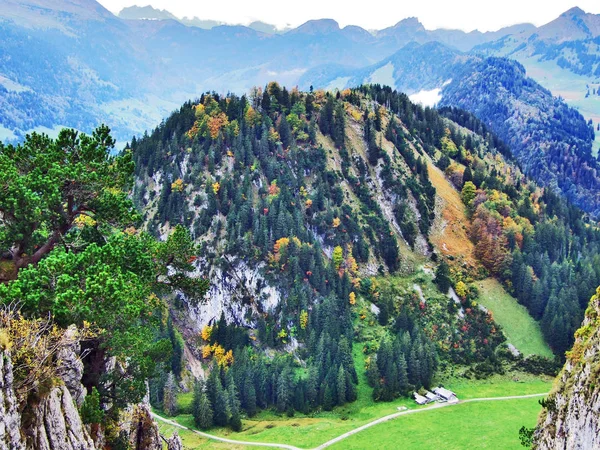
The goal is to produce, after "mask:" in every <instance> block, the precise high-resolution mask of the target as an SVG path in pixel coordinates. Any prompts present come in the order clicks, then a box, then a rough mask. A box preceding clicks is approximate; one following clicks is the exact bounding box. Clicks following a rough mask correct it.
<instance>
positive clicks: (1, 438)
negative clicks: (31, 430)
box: [0, 350, 25, 450]
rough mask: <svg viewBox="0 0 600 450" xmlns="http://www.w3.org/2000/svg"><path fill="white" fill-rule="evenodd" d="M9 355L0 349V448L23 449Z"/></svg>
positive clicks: (0, 449) (19, 416)
mask: <svg viewBox="0 0 600 450" xmlns="http://www.w3.org/2000/svg"><path fill="white" fill-rule="evenodd" d="M20 427H21V415H20V414H19V411H18V408H17V398H16V396H15V393H14V388H13V372H12V363H11V360H10V355H9V353H8V352H5V351H2V350H0V450H24V449H25V444H24V442H23V438H22V437H21V430H20Z"/></svg>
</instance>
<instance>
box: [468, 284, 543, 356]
mask: <svg viewBox="0 0 600 450" xmlns="http://www.w3.org/2000/svg"><path fill="white" fill-rule="evenodd" d="M476 285H477V287H478V288H479V291H480V296H479V298H480V302H481V304H482V305H483V306H485V307H486V308H488V309H489V310H491V311H492V313H493V314H494V320H496V322H498V323H499V324H500V325H502V327H503V328H504V333H505V334H506V336H507V338H508V342H509V343H511V344H513V345H514V346H515V347H517V349H519V351H521V352H522V353H523V354H525V355H531V354H536V355H541V356H547V357H549V358H552V356H553V355H552V351H551V350H550V348H549V347H548V344H547V343H546V342H545V341H544V337H543V336H542V330H541V329H540V325H539V324H538V323H537V322H536V321H535V320H534V319H533V318H532V317H531V316H530V315H529V313H528V312H527V309H526V308H525V307H524V306H523V305H519V304H518V303H517V301H516V300H515V299H514V298H513V297H511V296H510V295H509V294H508V293H507V292H506V291H505V290H504V288H503V287H502V285H500V283H499V282H498V281H496V280H494V279H492V278H488V279H486V280H483V281H478V282H477V283H476Z"/></svg>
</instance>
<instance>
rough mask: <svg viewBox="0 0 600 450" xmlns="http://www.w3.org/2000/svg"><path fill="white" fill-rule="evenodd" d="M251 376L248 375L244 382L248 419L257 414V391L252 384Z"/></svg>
mask: <svg viewBox="0 0 600 450" xmlns="http://www.w3.org/2000/svg"><path fill="white" fill-rule="evenodd" d="M250 375H251V374H247V375H246V379H245V380H244V407H245V410H246V413H247V414H248V417H253V416H254V415H255V414H256V411H257V406H256V389H255V388H254V383H253V382H252V378H251V376H250Z"/></svg>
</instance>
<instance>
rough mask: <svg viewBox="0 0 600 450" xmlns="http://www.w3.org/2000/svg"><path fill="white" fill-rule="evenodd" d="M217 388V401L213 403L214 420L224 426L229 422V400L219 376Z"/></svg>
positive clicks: (218, 424)
mask: <svg viewBox="0 0 600 450" xmlns="http://www.w3.org/2000/svg"><path fill="white" fill-rule="evenodd" d="M213 370H215V369H213ZM215 389H216V395H215V402H214V403H213V422H214V424H215V425H217V426H219V427H224V426H226V425H227V424H228V422H229V402H228V398H227V392H226V391H225V389H223V385H222V384H221V380H220V378H219V377H216V383H215Z"/></svg>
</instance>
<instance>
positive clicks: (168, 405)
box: [163, 372, 177, 416]
mask: <svg viewBox="0 0 600 450" xmlns="http://www.w3.org/2000/svg"><path fill="white" fill-rule="evenodd" d="M163 392H164V393H163V411H164V412H165V414H167V415H168V416H175V415H176V414H177V385H176V383H175V376H174V375H173V372H169V375H168V376H167V382H166V383H165V388H164V391H163Z"/></svg>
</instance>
